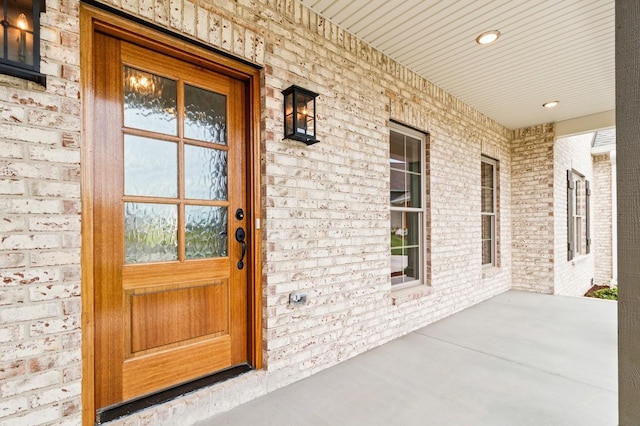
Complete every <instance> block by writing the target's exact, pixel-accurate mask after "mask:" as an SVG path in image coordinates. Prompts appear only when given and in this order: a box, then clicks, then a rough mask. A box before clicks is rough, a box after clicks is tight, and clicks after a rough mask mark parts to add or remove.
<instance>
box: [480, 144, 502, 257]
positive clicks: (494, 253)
mask: <svg viewBox="0 0 640 426" xmlns="http://www.w3.org/2000/svg"><path fill="white" fill-rule="evenodd" d="M482 163H487V164H490V165H491V166H492V167H493V174H492V175H493V182H492V187H493V193H492V194H493V200H492V203H493V209H492V210H493V213H486V212H483V211H482V208H480V218H481V219H482V217H483V216H491V217H492V218H493V220H492V221H491V262H490V263H483V264H482V267H483V268H494V267H496V266H497V262H496V260H497V253H498V251H497V246H498V241H497V232H496V228H497V222H498V203H497V200H498V198H497V197H498V188H497V182H498V173H497V171H498V161H497V160H494V159H493V158H489V157H485V156H484V155H483V156H481V158H480V164H482ZM480 187H481V192H480V197H481V198H482V181H481V183H480ZM481 223H482V222H481ZM481 226H482V225H481ZM481 240H482V238H481ZM481 261H482V260H481Z"/></svg>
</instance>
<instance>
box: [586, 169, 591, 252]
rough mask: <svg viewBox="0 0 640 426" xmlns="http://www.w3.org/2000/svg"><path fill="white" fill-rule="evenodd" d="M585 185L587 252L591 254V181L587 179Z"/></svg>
mask: <svg viewBox="0 0 640 426" xmlns="http://www.w3.org/2000/svg"><path fill="white" fill-rule="evenodd" d="M584 186H585V190H586V194H585V195H586V197H585V202H586V204H585V209H586V211H585V213H584V214H585V220H584V221H585V225H584V226H585V228H586V229H585V235H586V237H587V254H589V253H590V252H591V229H590V228H591V224H590V222H591V217H590V216H591V208H590V207H589V206H590V205H591V203H590V201H591V200H590V198H591V187H589V181H588V180H587V181H585V183H584Z"/></svg>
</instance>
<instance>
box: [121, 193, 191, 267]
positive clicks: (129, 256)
mask: <svg viewBox="0 0 640 426" xmlns="http://www.w3.org/2000/svg"><path fill="white" fill-rule="evenodd" d="M124 209H125V217H124V245H125V262H126V263H142V262H160V261H167V260H177V259H178V206H175V205H166V204H146V203H125V205H124Z"/></svg>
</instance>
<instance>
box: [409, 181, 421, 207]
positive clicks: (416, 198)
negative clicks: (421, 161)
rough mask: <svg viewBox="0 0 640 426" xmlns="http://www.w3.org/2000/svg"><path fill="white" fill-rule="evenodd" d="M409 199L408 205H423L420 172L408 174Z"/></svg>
mask: <svg viewBox="0 0 640 426" xmlns="http://www.w3.org/2000/svg"><path fill="white" fill-rule="evenodd" d="M407 181H408V182H407V184H408V185H407V186H408V189H409V191H408V193H407V194H408V200H407V206H408V207H413V208H420V207H422V176H421V175H419V174H413V173H411V174H407Z"/></svg>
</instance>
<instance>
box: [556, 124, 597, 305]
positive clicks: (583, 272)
mask: <svg viewBox="0 0 640 426" xmlns="http://www.w3.org/2000/svg"><path fill="white" fill-rule="evenodd" d="M592 140H593V134H592V133H588V134H584V135H578V136H569V137H562V138H558V139H557V140H556V143H555V147H554V171H555V173H554V175H555V179H554V188H555V189H554V209H553V211H554V217H555V245H554V246H555V262H554V264H555V269H554V283H555V284H554V294H561V295H568V296H581V295H583V294H584V293H585V292H586V291H587V290H589V288H590V287H591V279H592V278H593V277H594V255H593V250H592V251H591V253H589V254H576V256H575V257H574V258H573V260H570V261H568V260H567V170H574V171H576V172H578V173H580V174H581V175H583V176H584V177H585V179H586V180H589V181H590V183H591V185H593V182H594V179H593V177H594V175H593V164H592V159H591V142H592ZM593 217H594V216H593V206H592V207H591V218H592V219H593ZM593 230H594V224H593V221H592V223H591V231H592V232H593Z"/></svg>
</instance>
